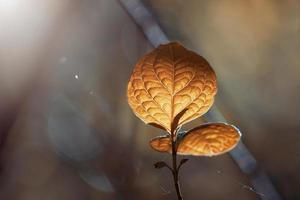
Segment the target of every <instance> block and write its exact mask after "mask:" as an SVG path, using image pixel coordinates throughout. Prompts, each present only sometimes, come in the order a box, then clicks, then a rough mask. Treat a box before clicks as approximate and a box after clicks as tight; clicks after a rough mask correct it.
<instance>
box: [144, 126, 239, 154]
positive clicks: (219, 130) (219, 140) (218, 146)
mask: <svg viewBox="0 0 300 200" xmlns="http://www.w3.org/2000/svg"><path fill="white" fill-rule="evenodd" d="M240 137H241V133H240V132H239V130H238V129H237V128H235V127H234V126H232V125H228V124H224V123H210V124H205V125H201V126H198V127H196V128H194V129H192V130H190V131H188V132H187V133H186V134H185V135H184V137H183V138H182V140H181V141H180V143H179V145H178V149H177V153H178V154H180V155H194V156H215V155H220V154H223V153H226V152H228V151H230V150H231V149H233V148H234V147H235V146H236V145H237V143H238V141H239V140H240ZM150 145H151V147H152V148H153V149H155V150H157V151H160V152H169V153H171V151H172V148H171V139H170V136H162V137H158V138H154V139H153V140H151V142H150Z"/></svg>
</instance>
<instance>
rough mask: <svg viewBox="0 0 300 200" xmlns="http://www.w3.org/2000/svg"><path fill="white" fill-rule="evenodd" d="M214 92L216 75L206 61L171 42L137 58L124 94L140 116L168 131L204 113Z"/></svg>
mask: <svg viewBox="0 0 300 200" xmlns="http://www.w3.org/2000/svg"><path fill="white" fill-rule="evenodd" d="M216 91H217V84H216V75H215V73H214V71H213V69H212V68H211V67H210V65H209V64H208V62H207V61H206V60H205V59H204V58H203V57H201V56H199V55H197V54H196V53H194V52H192V51H189V50H187V49H185V48H184V47H183V46H182V45H180V44H179V43H175V42H173V43H169V44H166V45H160V46H159V47H158V48H156V49H154V50H153V51H152V52H150V53H148V54H146V55H145V56H144V57H143V58H141V59H140V60H139V61H138V63H137V64H136V66H135V69H134V71H133V73H132V75H131V78H130V81H129V83H128V88H127V96H128V102H129V105H130V107H131V108H132V110H133V111H134V113H135V114H136V115H137V116H138V117H139V118H140V119H142V120H143V121H144V122H145V123H147V124H151V125H155V126H156V127H160V128H163V129H165V130H167V131H168V132H170V131H171V129H172V127H171V126H173V129H175V128H176V127H177V126H181V125H182V124H184V123H187V122H189V121H191V120H193V119H195V118H197V117H199V116H201V115H203V114H204V113H205V112H207V110H208V109H209V108H210V106H211V105H212V103H213V100H214V96H215V94H216ZM178 116H179V117H178ZM176 117H177V118H176ZM174 123H176V124H175V125H174ZM174 126H175V127H174Z"/></svg>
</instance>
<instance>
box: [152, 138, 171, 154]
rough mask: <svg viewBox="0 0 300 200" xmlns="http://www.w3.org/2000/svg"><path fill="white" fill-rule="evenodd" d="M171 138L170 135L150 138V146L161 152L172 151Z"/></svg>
mask: <svg viewBox="0 0 300 200" xmlns="http://www.w3.org/2000/svg"><path fill="white" fill-rule="evenodd" d="M171 145H172V144H171V140H170V136H169V135H164V136H158V137H155V138H153V139H152V140H150V146H151V147H152V148H153V149H154V150H156V151H159V152H170V150H171Z"/></svg>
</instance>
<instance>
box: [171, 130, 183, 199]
mask: <svg viewBox="0 0 300 200" xmlns="http://www.w3.org/2000/svg"><path fill="white" fill-rule="evenodd" d="M171 137H172V160H173V170H172V174H173V180H174V185H175V189H176V194H177V197H178V200H183V197H182V194H181V190H180V183H179V178H178V174H179V168H177V144H176V130H175V131H172V133H171Z"/></svg>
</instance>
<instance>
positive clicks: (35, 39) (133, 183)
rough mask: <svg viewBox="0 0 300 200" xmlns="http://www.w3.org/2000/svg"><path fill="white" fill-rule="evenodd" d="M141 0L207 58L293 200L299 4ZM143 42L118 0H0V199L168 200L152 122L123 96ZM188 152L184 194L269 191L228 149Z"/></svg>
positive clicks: (297, 156)
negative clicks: (255, 183)
mask: <svg viewBox="0 0 300 200" xmlns="http://www.w3.org/2000/svg"><path fill="white" fill-rule="evenodd" d="M131 1H133V0H131ZM142 3H143V4H144V5H145V7H146V8H147V9H149V11H150V12H151V13H152V15H153V17H154V18H155V19H156V20H157V22H158V24H159V25H160V27H161V29H162V30H163V31H164V32H165V33H166V34H167V35H168V37H169V39H170V40H176V41H180V42H181V43H183V44H184V45H185V46H186V47H188V48H190V49H192V50H194V51H196V52H198V53H199V54H201V55H202V56H204V57H205V58H206V59H207V60H208V61H209V62H210V64H211V65H212V66H213V67H214V69H215V71H216V73H217V76H218V83H219V92H218V95H217V98H216V105H217V106H218V108H220V110H221V112H222V113H223V115H224V116H225V117H226V119H228V121H230V122H231V123H232V124H234V125H236V126H238V127H239V128H240V130H241V132H242V133H243V138H242V140H243V142H244V144H245V145H246V146H247V147H248V149H249V151H250V152H251V153H252V154H253V156H254V157H255V159H256V160H257V163H258V165H259V167H260V168H261V169H262V170H264V171H265V172H266V174H267V176H268V177H269V179H270V180H271V181H272V183H273V185H274V188H275V189H276V190H277V192H278V193H279V194H280V195H281V197H282V199H291V200H297V199H300V192H299V189H300V172H299V170H300V145H299V142H300V133H299V132H300V117H299V116H298V115H299V113H300V105H299V100H300V93H299V91H300V78H299V76H300V61H299V56H300V55H299V52H300V38H299V35H300V12H299V11H300V1H297V0H286V1H276V0H274V1H271V0H263V1H262V0H243V1H234V0H227V1H225V0H221V1H216V0H215V1H209V0H202V1H197V0H188V1H184V0H144V1H142ZM140 12H143V10H141V11H140ZM152 48H153V46H152V45H151V44H150V42H149V41H148V39H147V38H146V37H145V35H144V34H143V32H142V30H141V29H140V28H139V27H138V26H137V24H136V23H135V20H134V19H133V18H132V17H131V16H130V15H129V14H128V12H127V10H126V9H125V8H124V7H123V6H122V5H121V3H120V1H118V0H85V1H82V0H72V1H71V0H48V1H39V0H0V161H1V163H0V199H1V200H41V199H42V200H83V199H84V200H99V199H103V200H115V199H116V200H119V199H120V200H121V199H125V200H127V199H130V200H131V199H132V200H140V199H145V200H153V199H156V200H160V199H161V200H173V199H175V198H176V196H175V192H174V189H173V183H172V177H171V174H170V173H169V172H168V171H167V170H165V169H162V170H156V169H154V167H153V163H154V162H156V161H159V160H164V161H170V156H168V155H167V154H160V153H157V152H154V151H153V150H151V149H150V147H149V145H148V141H149V140H150V139H151V138H152V137H154V136H157V135H159V134H161V131H160V130H158V129H156V128H153V127H150V126H147V125H144V124H143V123H142V122H141V121H140V120H139V119H137V118H136V117H135V116H134V114H133V113H132V111H131V110H130V108H129V106H128V104H127V99H126V87H127V82H128V79H129V77H130V74H131V72H132V69H133V67H134V64H135V63H136V61H137V59H138V58H139V57H141V56H142V55H144V54H145V53H146V52H149V51H150V50H151V49H152ZM202 122H203V119H197V120H195V121H193V122H192V123H190V124H188V125H187V126H185V127H184V128H185V129H188V128H190V127H193V126H195V125H198V124H200V123H202ZM189 159H190V161H189V162H188V163H187V164H186V165H185V166H184V167H183V168H182V171H181V176H180V179H181V183H182V190H183V194H184V196H185V197H186V199H187V200H199V199H205V200H219V199H224V200H232V199H238V200H255V199H261V197H262V196H263V197H265V198H266V199H267V198H268V195H269V194H261V193H258V192H257V191H256V190H255V189H253V187H252V185H251V183H250V180H249V177H248V176H247V175H246V174H244V173H243V172H242V171H241V170H240V169H239V167H238V166H237V165H236V163H235V162H234V161H233V159H232V158H231V157H230V155H229V154H225V155H222V156H219V157H213V158H201V157H197V158H193V157H189ZM270 200H271V199H270Z"/></svg>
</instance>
